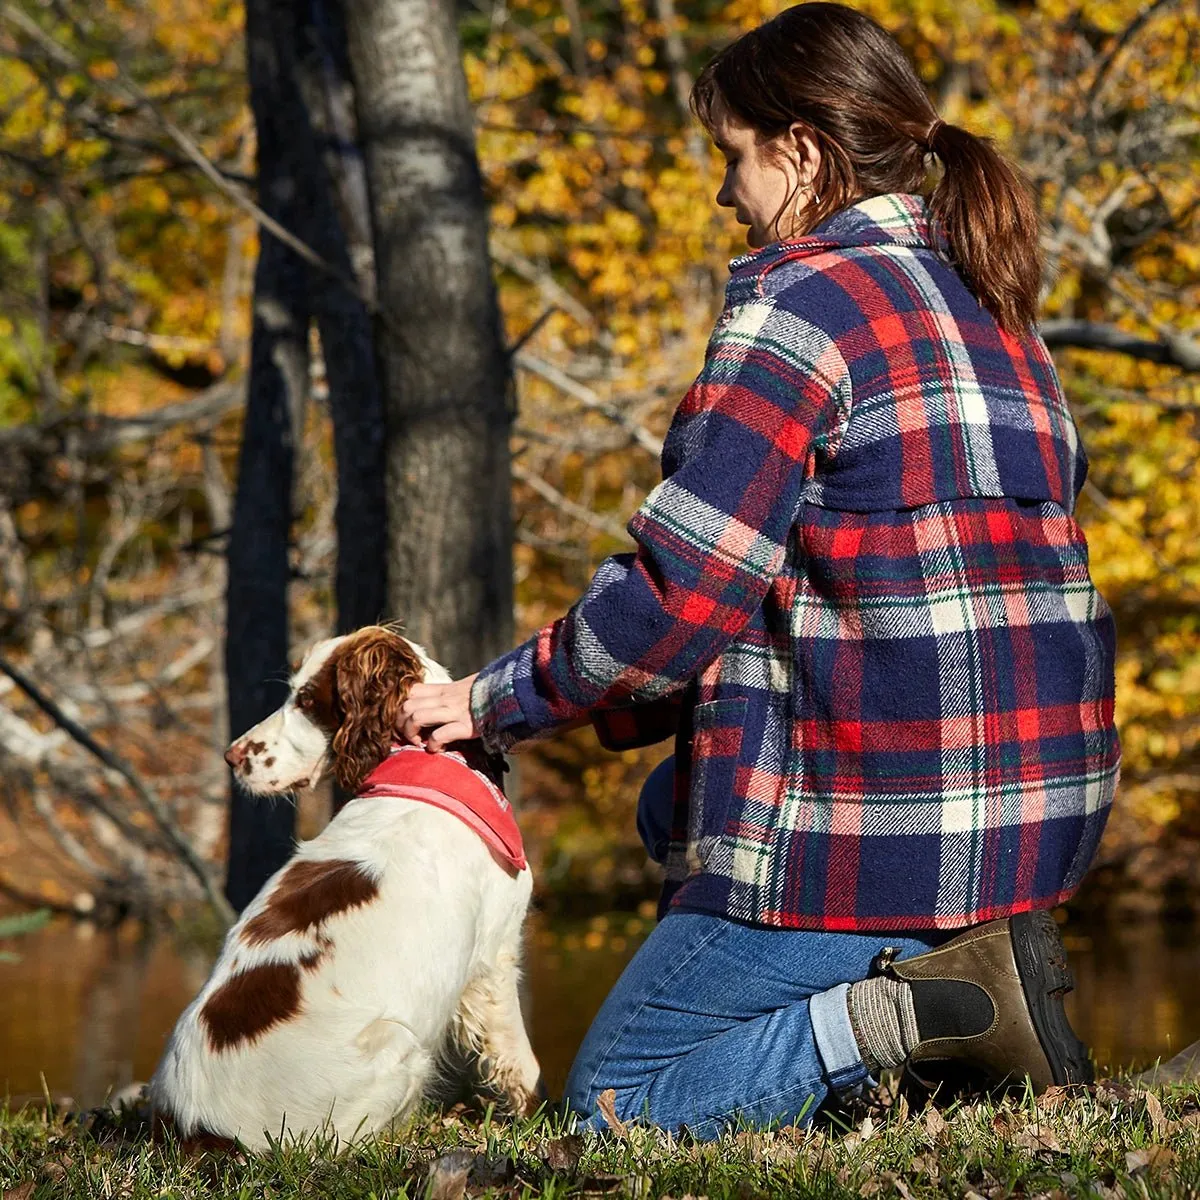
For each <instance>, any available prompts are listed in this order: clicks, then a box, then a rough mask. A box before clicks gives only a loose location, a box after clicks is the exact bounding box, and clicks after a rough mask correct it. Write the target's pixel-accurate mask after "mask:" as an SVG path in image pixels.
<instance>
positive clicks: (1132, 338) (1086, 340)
mask: <svg viewBox="0 0 1200 1200" xmlns="http://www.w3.org/2000/svg"><path fill="white" fill-rule="evenodd" d="M1039 328H1040V330H1041V334H1042V337H1043V338H1044V339H1045V341H1046V345H1047V346H1075V347H1078V348H1079V349H1084V350H1113V351H1116V352H1117V353H1119V354H1128V355H1130V356H1131V357H1132V358H1140V359H1143V360H1145V361H1146V362H1155V363H1162V364H1164V365H1165V366H1170V367H1181V368H1182V369H1183V370H1185V371H1200V342H1196V341H1194V340H1193V339H1191V338H1189V337H1186V336H1184V335H1183V334H1181V333H1180V334H1164V335H1163V338H1162V340H1161V341H1157V342H1152V341H1150V340H1149V339H1147V338H1141V337H1138V336H1137V335H1136V334H1133V333H1129V332H1127V331H1126V330H1124V329H1119V328H1117V326H1115V325H1103V324H1100V323H1099V322H1096V321H1072V320H1054V321H1043V322H1042V324H1041V326H1040V327H1039Z"/></svg>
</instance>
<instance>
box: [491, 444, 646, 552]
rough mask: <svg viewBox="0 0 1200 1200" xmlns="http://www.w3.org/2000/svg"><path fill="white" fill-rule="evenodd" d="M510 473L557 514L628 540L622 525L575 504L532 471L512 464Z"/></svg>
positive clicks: (610, 535)
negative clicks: (556, 510) (554, 509)
mask: <svg viewBox="0 0 1200 1200" xmlns="http://www.w3.org/2000/svg"><path fill="white" fill-rule="evenodd" d="M512 473H513V478H514V479H519V480H520V481H521V482H522V483H523V484H525V485H526V486H527V487H530V488H532V489H533V490H534V491H535V492H537V494H538V495H539V496H541V498H542V499H543V500H545V501H547V502H548V503H549V504H551V505H552V506H553V507H554V508H556V509H558V511H559V512H561V513H563V514H565V515H566V516H568V517H570V518H571V519H572V520H573V521H580V522H582V523H583V524H584V525H587V526H589V527H590V528H592V529H595V530H597V531H598V532H599V533H606V534H608V536H609V537H614V538H618V539H619V540H621V541H627V540H628V538H629V534H628V533H626V532H625V527H624V526H623V525H619V524H618V523H617V522H616V521H613V520H610V519H609V518H608V517H604V516H601V515H600V514H599V513H594V512H592V510H591V509H590V508H585V507H584V506H583V505H582V504H576V503H575V501H574V500H571V499H569V498H568V497H567V496H564V495H563V494H562V492H560V491H559V490H558V489H557V488H556V487H554V486H553V485H552V484H549V483H547V482H546V481H545V480H544V479H543V478H542V477H541V476H540V475H536V474H534V472H532V471H527V470H526V469H525V468H524V467H522V466H521V465H520V464H519V463H513V466H512Z"/></svg>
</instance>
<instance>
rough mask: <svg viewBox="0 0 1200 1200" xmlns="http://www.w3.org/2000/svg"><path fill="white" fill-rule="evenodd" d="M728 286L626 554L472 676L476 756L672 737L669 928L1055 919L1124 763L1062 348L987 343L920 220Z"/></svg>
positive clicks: (845, 219)
mask: <svg viewBox="0 0 1200 1200" xmlns="http://www.w3.org/2000/svg"><path fill="white" fill-rule="evenodd" d="M730 271H731V278H730V280H729V284H728V288H727V292H726V302H725V307H724V310H723V312H722V313H721V316H720V318H719V320H718V322H717V326H716V329H715V330H714V332H713V335H712V338H711V340H710V342H709V345H708V351H707V354H706V358H705V363H704V368H703V370H702V371H701V373H700V375H699V377H698V378H697V380H696V382H695V383H694V384H693V386H692V388H691V389H690V390H689V392H688V393H687V396H686V397H685V398H684V400H683V402H682V404H681V405H680V406H679V409H678V411H677V413H676V414H675V418H674V421H673V423H672V425H671V428H670V431H669V433H668V435H667V439H666V443H665V445H664V448H663V458H662V466H663V476H664V478H663V481H662V483H661V484H659V486H658V487H656V488H655V489H654V491H652V492H651V494H650V495H649V496H648V497H647V499H646V501H645V503H644V504H643V505H642V507H641V508H640V509H639V510H638V512H637V513H635V514H634V516H633V518H632V519H631V520H630V522H629V526H628V528H629V532H630V534H631V535H632V536H633V538H634V540H635V542H636V543H637V550H636V553H632V554H618V555H615V556H613V557H612V558H609V559H607V560H606V561H605V562H604V563H602V564H601V566H600V568H599V570H598V571H597V572H596V575H595V578H594V580H593V581H592V583H591V584H590V586H589V587H588V589H587V591H586V593H585V594H584V596H583V597H582V598H581V599H580V600H579V601H578V603H576V604H575V606H574V607H573V608H572V609H571V611H570V612H569V613H568V614H567V615H566V616H565V617H563V618H561V619H560V620H557V621H554V622H553V623H551V624H550V625H547V626H546V627H545V628H544V629H542V630H541V631H540V632H539V633H537V634H536V635H535V636H534V637H532V638H531V639H530V640H529V641H527V642H526V643H525V644H524V645H522V646H519V647H518V648H517V649H515V650H513V651H512V652H511V653H509V654H506V655H504V656H503V657H502V658H499V659H497V660H496V661H495V662H494V663H492V664H490V665H489V666H488V667H486V668H485V669H484V670H483V671H482V672H481V673H480V675H479V677H478V679H477V680H476V682H475V684H474V686H473V688H472V695H471V706H472V712H473V716H474V719H475V722H476V724H477V727H478V728H479V730H480V732H481V735H482V737H483V739H484V741H485V743H486V744H487V745H488V746H489V747H490V748H492V749H498V750H502V749H510V748H512V747H514V746H517V745H520V744H521V743H524V742H527V741H529V740H531V739H534V738H537V737H539V736H541V735H544V734H546V733H547V732H549V731H551V730H553V729H554V728H555V727H556V726H558V725H560V724H562V723H564V722H567V721H570V720H573V719H575V718H578V717H579V716H581V715H583V714H585V713H591V714H592V716H593V720H595V721H596V722H597V724H598V725H602V726H603V729H604V732H605V737H604V739H602V740H605V741H606V744H609V745H615V746H619V745H633V744H637V743H638V742H644V741H647V740H653V739H654V738H656V737H658V738H661V737H662V736H663V735H664V733H665V732H666V731H667V729H669V728H670V727H671V726H672V725H674V726H676V728H677V732H676V742H675V749H676V767H677V770H676V816H675V828H674V831H673V843H672V847H671V851H670V855H669V858H668V863H667V891H666V894H667V895H668V896H669V897H670V899H671V903H673V904H676V905H681V906H684V907H688V908H694V909H701V910H704V911H708V912H714V913H717V914H720V915H724V916H727V917H730V918H734V919H737V920H742V921H748V922H753V923H758V924H764V925H772V926H786V927H791V928H808V929H836V930H887V929H896V930H899V929H917V928H931V927H937V928H954V927H958V926H962V925H968V924H973V923H976V922H980V921H985V920H990V919H992V918H995V917H1000V916H1004V915H1007V914H1010V913H1014V912H1019V911H1022V910H1025V909H1029V908H1040V907H1049V906H1051V905H1054V904H1057V903H1059V902H1061V901H1062V900H1064V899H1065V898H1066V897H1067V896H1069V895H1070V894H1071V893H1072V892H1073V891H1074V890H1075V889H1076V887H1077V886H1078V884H1079V882H1080V880H1081V878H1082V876H1083V874H1084V871H1085V870H1086V868H1087V866H1088V863H1089V861H1090V860H1091V858H1092V855H1093V853H1094V851H1095V849H1096V845H1097V843H1098V841H1099V838H1100V834H1101V831H1102V829H1103V827H1104V822H1105V819H1106V817H1107V814H1108V809H1109V806H1110V804H1111V802H1112V798H1113V792H1114V790H1115V786H1116V781H1117V772H1118V763H1119V756H1120V755H1119V746H1118V741H1117V735H1116V731H1115V727H1114V724H1113V662H1114V652H1115V637H1114V629H1113V621H1112V616H1111V614H1110V612H1109V610H1108V608H1107V606H1106V605H1105V603H1104V601H1103V600H1102V598H1101V597H1100V596H1099V594H1098V593H1097V592H1096V590H1095V588H1094V587H1093V585H1092V582H1091V579H1090V577H1089V573H1088V559H1087V547H1086V544H1085V541H1084V536H1083V533H1082V531H1081V530H1080V527H1079V526H1078V524H1077V523H1076V521H1075V519H1074V516H1073V511H1074V506H1075V498H1076V496H1077V495H1078V492H1079V489H1080V488H1081V487H1082V485H1083V480H1084V475H1085V472H1086V469H1087V467H1086V460H1085V458H1084V455H1083V452H1082V449H1081V447H1080V445H1079V442H1078V437H1077V434H1076V430H1075V427H1074V424H1073V422H1072V419H1071V415H1070V413H1069V411H1068V409H1067V405H1066V402H1065V400H1064V397H1063V394H1062V391H1061V388H1060V386H1059V382H1058V379H1057V376H1056V374H1055V370H1054V366H1053V364H1052V362H1051V359H1050V356H1049V353H1048V352H1047V350H1046V347H1045V344H1044V343H1043V342H1042V341H1041V339H1040V338H1039V337H1038V336H1037V334H1036V333H1035V332H1034V331H1032V330H1031V331H1029V332H1028V333H1026V334H1024V335H1023V336H1021V337H1013V336H1010V335H1008V334H1007V333H1005V332H1003V331H1002V330H1001V329H1000V328H999V327H998V326H997V324H996V322H995V321H994V320H993V319H992V317H991V316H990V314H989V313H988V312H987V311H986V310H985V309H983V308H982V307H981V306H980V304H979V303H978V301H977V300H976V299H975V297H974V295H973V294H972V293H971V292H970V291H969V289H968V288H967V286H966V284H965V283H964V281H963V279H962V277H961V276H960V275H959V274H958V273H957V272H956V271H955V270H954V269H953V267H952V266H951V265H950V264H949V262H948V260H947V255H946V244H945V241H944V239H943V238H942V237H941V236H940V234H939V231H938V230H937V229H936V228H935V227H933V226H931V223H930V221H929V219H928V217H927V210H926V207H925V203H924V201H923V200H922V199H921V198H920V197H918V196H907V195H889V196H876V197H874V198H871V199H869V200H866V201H863V202H861V203H859V204H856V205H853V206H851V207H848V208H846V209H843V210H842V211H841V212H839V213H836V214H835V215H834V216H833V217H831V218H830V219H829V220H828V221H826V222H825V223H824V224H823V225H821V226H820V227H818V228H817V229H816V230H814V231H813V232H812V233H811V234H810V235H809V236H807V237H804V238H801V239H798V240H794V241H790V242H777V243H775V244H773V245H770V246H767V247H764V248H763V249H761V250H758V251H754V252H752V253H748V254H745V255H742V256H741V257H739V258H736V259H734V260H733V262H732V263H731V264H730Z"/></svg>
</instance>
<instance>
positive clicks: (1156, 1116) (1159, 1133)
mask: <svg viewBox="0 0 1200 1200" xmlns="http://www.w3.org/2000/svg"><path fill="white" fill-rule="evenodd" d="M1146 1112H1147V1113H1149V1114H1150V1129H1151V1131H1152V1132H1153V1134H1154V1136H1155V1137H1156V1138H1163V1137H1166V1134H1167V1118H1166V1116H1165V1115H1164V1113H1163V1106H1162V1101H1161V1100H1160V1099H1159V1098H1158V1097H1157V1096H1156V1095H1155V1094H1154V1093H1153V1092H1147V1093H1146Z"/></svg>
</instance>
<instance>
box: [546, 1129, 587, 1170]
mask: <svg viewBox="0 0 1200 1200" xmlns="http://www.w3.org/2000/svg"><path fill="white" fill-rule="evenodd" d="M582 1154H583V1138H582V1137H580V1135H579V1134H577V1133H572V1134H568V1135H567V1136H566V1137H560V1138H555V1139H554V1140H553V1141H550V1142H547V1143H546V1148H545V1150H544V1152H543V1155H542V1157H543V1158H545V1160H546V1166H548V1167H549V1168H550V1170H552V1171H574V1170H575V1168H576V1167H577V1166H579V1159H580V1157H581V1156H582Z"/></svg>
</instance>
